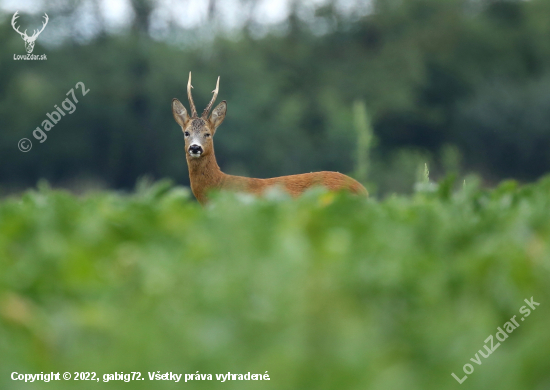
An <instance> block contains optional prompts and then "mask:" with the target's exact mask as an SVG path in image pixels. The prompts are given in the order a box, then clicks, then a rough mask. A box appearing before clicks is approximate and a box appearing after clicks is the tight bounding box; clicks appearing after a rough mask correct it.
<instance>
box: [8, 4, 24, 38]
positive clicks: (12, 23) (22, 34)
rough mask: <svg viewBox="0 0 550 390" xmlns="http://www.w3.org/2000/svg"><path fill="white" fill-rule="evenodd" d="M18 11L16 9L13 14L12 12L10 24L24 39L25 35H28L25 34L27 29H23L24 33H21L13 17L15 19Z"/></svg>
mask: <svg viewBox="0 0 550 390" xmlns="http://www.w3.org/2000/svg"><path fill="white" fill-rule="evenodd" d="M18 13H19V11H16V12H15V13H14V14H13V18H11V26H12V27H13V29H14V30H15V31H17V32H18V33H19V35H21V36H22V37H23V39H25V37H27V38H28V35H27V30H25V32H24V33H22V32H21V31H19V28H18V27H16V26H15V19H17V18H18V17H19V16H18V15H17V14H18Z"/></svg>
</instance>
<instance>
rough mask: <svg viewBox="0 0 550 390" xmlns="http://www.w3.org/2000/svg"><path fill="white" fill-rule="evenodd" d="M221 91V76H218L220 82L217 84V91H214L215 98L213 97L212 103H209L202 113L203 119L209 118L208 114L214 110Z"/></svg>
mask: <svg viewBox="0 0 550 390" xmlns="http://www.w3.org/2000/svg"><path fill="white" fill-rule="evenodd" d="M219 91H220V76H218V81H217V82H216V89H215V90H213V91H212V93H213V94H214V96H212V100H210V103H208V106H206V108H205V109H204V111H203V113H202V119H206V118H208V113H209V112H210V109H211V108H212V105H213V104H214V102H215V101H216V98H217V97H218V92H219Z"/></svg>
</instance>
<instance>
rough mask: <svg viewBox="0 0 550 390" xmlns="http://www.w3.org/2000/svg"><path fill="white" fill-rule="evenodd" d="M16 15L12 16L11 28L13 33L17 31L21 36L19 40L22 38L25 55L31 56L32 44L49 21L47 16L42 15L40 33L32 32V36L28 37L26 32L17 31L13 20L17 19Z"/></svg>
mask: <svg viewBox="0 0 550 390" xmlns="http://www.w3.org/2000/svg"><path fill="white" fill-rule="evenodd" d="M18 13H19V11H16V12H15V13H14V14H13V18H11V26H12V27H13V29H14V30H15V31H17V33H18V34H19V35H21V38H23V40H24V41H25V50H27V53H29V54H31V53H32V51H33V50H34V42H35V41H36V38H38V36H39V35H40V33H41V32H42V31H44V28H45V27H46V25H47V24H48V20H49V18H48V14H46V13H44V16H43V18H44V22H43V24H42V28H41V29H40V31H38V30H34V33H33V34H32V36H30V37H29V36H28V35H27V30H25V32H21V31H19V28H18V27H17V26H16V25H15V20H16V19H17V18H18V17H19V15H17V14H18Z"/></svg>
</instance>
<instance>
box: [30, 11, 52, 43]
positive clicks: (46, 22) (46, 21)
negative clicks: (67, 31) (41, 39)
mask: <svg viewBox="0 0 550 390" xmlns="http://www.w3.org/2000/svg"><path fill="white" fill-rule="evenodd" d="M44 15H45V16H42V17H43V18H44V19H46V20H45V21H44V22H42V23H43V24H42V29H41V30H40V31H38V32H36V30H34V34H32V37H31V39H33V38H34V39H36V37H38V36H39V35H40V33H41V32H42V31H44V29H45V28H46V24H48V20H50V18H49V17H48V14H47V13H44Z"/></svg>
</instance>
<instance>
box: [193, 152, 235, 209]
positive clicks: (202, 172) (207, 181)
mask: <svg viewBox="0 0 550 390" xmlns="http://www.w3.org/2000/svg"><path fill="white" fill-rule="evenodd" d="M186 158H187V166H188V167H189V179H190V181H191V190H192V191H193V195H195V197H196V198H197V200H198V201H199V202H200V203H204V202H205V201H206V193H207V192H208V190H210V189H214V188H220V187H221V186H222V183H223V181H224V178H225V176H226V174H225V173H223V172H222V171H221V170H220V167H219V166H218V163H217V162H216V156H215V155H214V149H212V150H211V151H210V153H208V154H207V155H206V156H202V157H200V158H193V157H191V156H189V155H187V157H186Z"/></svg>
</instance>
